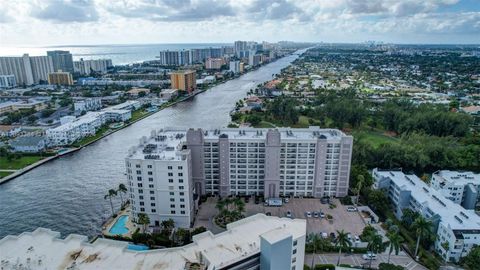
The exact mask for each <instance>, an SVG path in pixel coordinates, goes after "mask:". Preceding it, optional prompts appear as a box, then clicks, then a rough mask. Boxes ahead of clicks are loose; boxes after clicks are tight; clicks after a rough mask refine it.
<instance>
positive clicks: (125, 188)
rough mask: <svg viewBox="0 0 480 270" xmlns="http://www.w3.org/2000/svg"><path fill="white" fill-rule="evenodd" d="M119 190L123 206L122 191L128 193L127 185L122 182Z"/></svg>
mask: <svg viewBox="0 0 480 270" xmlns="http://www.w3.org/2000/svg"><path fill="white" fill-rule="evenodd" d="M117 192H118V193H119V194H120V200H121V201H122V206H123V196H122V193H127V187H126V186H125V184H120V185H118V189H117Z"/></svg>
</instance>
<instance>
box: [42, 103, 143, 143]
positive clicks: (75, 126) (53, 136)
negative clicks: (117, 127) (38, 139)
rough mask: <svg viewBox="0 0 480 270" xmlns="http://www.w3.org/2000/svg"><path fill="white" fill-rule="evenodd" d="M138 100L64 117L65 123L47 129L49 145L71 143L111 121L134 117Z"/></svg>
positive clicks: (89, 134)
mask: <svg viewBox="0 0 480 270" xmlns="http://www.w3.org/2000/svg"><path fill="white" fill-rule="evenodd" d="M137 103H138V104H140V103H139V102H138V101H135V102H131V101H127V102H124V103H122V104H118V105H115V106H111V107H108V108H105V109H103V110H101V111H98V112H88V113H86V114H85V115H82V116H80V117H78V118H76V119H71V118H68V119H67V118H63V123H62V124H61V125H60V126H58V127H55V128H51V129H47V131H46V134H47V139H48V144H49V146H60V145H69V144H72V143H74V142H75V141H77V140H80V139H82V138H84V137H87V136H92V135H95V133H96V132H97V131H98V129H99V128H100V127H101V126H102V125H104V124H106V123H110V122H123V121H127V120H128V119H130V118H132V110H134V109H136V108H138V106H137V105H138V104H137Z"/></svg>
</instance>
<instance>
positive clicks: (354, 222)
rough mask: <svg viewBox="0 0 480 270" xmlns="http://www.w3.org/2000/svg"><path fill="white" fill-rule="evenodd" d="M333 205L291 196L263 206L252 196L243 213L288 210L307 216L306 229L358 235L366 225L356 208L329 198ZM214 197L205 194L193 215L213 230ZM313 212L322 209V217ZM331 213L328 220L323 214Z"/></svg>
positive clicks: (276, 213)
mask: <svg viewBox="0 0 480 270" xmlns="http://www.w3.org/2000/svg"><path fill="white" fill-rule="evenodd" d="M331 203H332V204H333V205H335V207H333V208H331V207H330V205H329V204H322V203H321V202H320V200H319V199H306V198H293V199H290V200H289V202H288V203H284V204H283V205H282V206H276V207H270V206H265V205H264V204H263V202H260V203H259V204H255V200H254V199H253V198H251V199H250V200H249V202H248V203H246V204H245V215H246V216H251V215H254V214H257V213H269V214H271V215H272V216H279V217H285V216H286V213H287V211H290V212H291V214H292V218H302V219H306V220H307V234H308V233H312V232H313V233H327V234H330V233H332V232H333V233H335V234H336V231H337V230H339V231H341V230H344V231H345V232H347V233H350V234H351V235H352V237H354V236H355V235H360V234H361V233H362V231H363V228H364V227H365V224H364V222H363V220H362V218H361V217H360V216H359V214H358V212H348V211H347V209H346V206H344V205H342V204H341V203H340V201H338V200H337V199H333V200H332V201H331ZM215 204H216V198H208V200H207V202H205V203H203V204H202V205H201V207H200V209H199V212H198V214H197V217H196V221H195V226H205V227H206V228H207V229H209V230H211V231H212V232H218V231H219V228H218V227H217V226H216V225H214V224H213V223H212V222H211V220H212V217H213V216H214V215H216V213H217V211H218V210H217V209H215ZM307 211H310V212H312V217H306V215H305V212H307ZM313 212H322V213H324V215H325V218H320V217H318V218H315V217H313ZM328 215H330V216H331V217H332V220H331V221H328V220H327V218H326V216H328Z"/></svg>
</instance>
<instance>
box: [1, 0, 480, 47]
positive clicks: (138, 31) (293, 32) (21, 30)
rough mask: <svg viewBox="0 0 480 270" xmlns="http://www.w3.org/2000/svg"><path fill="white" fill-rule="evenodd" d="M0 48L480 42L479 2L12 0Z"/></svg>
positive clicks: (5, 3)
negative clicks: (236, 42)
mask: <svg viewBox="0 0 480 270" xmlns="http://www.w3.org/2000/svg"><path fill="white" fill-rule="evenodd" d="M0 10H2V12H1V13H0V47H8V46H43V45H62V44H78V45H84V44H129V43H130V44H138V43H191V42H207V43H214V42H232V41H234V40H238V39H241V40H257V41H262V40H265V41H272V42H274V41H278V40H293V41H312V42H319V41H323V42H363V41H366V40H377V41H384V42H389V43H469V44H471V43H475V44H479V43H480V0H302V1H295V0H242V1H238V0H9V1H0Z"/></svg>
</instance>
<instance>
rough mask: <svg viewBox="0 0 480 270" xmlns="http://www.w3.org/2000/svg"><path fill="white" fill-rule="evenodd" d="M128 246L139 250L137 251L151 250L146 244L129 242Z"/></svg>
mask: <svg viewBox="0 0 480 270" xmlns="http://www.w3.org/2000/svg"><path fill="white" fill-rule="evenodd" d="M127 248H128V249H130V250H137V251H142V250H149V248H148V247H147V246H145V245H135V244H128V247H127Z"/></svg>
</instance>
